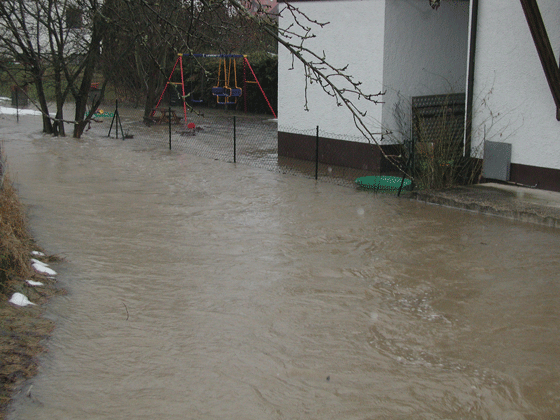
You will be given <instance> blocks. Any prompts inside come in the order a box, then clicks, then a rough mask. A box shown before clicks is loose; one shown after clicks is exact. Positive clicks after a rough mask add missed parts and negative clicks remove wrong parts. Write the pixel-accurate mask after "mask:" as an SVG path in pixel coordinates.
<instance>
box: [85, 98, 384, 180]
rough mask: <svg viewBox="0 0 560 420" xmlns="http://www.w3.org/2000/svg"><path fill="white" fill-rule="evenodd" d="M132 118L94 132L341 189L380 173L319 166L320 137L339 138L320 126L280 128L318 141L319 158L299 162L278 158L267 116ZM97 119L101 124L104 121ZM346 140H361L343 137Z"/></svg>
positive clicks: (274, 129)
mask: <svg viewBox="0 0 560 420" xmlns="http://www.w3.org/2000/svg"><path fill="white" fill-rule="evenodd" d="M134 114H135V113H134V112H132V111H131V110H119V111H118V112H117V113H116V114H115V113H110V114H106V115H105V116H104V117H103V120H104V121H105V122H106V124H97V123H96V122H92V123H91V130H92V131H93V132H95V134H98V135H105V136H110V137H113V138H121V139H123V140H124V141H127V142H133V144H134V147H135V148H136V149H145V150H155V149H157V150H164V149H168V150H173V151H179V152H184V153H189V154H193V155H197V156H201V157H204V158H208V159H216V160H221V161H225V162H232V163H239V164H246V165H250V166H254V167H259V168H263V169H267V170H270V171H275V172H281V173H285V174H292V175H298V176H303V177H307V178H315V179H318V180H322V181H328V182H332V183H336V184H339V185H346V186H354V185H355V183H354V181H355V180H356V178H358V177H361V176H367V175H377V174H376V173H373V172H372V171H365V170H358V169H352V168H346V167H340V166H335V165H327V164H324V163H321V162H319V160H318V157H319V150H321V137H325V138H336V136H335V135H334V134H332V133H325V132H321V131H320V129H319V128H318V127H315V128H310V129H309V130H297V129H294V128H293V127H282V130H284V131H288V132H290V133H294V134H302V135H306V136H310V137H314V138H316V139H317V142H316V150H315V157H316V158H315V159H314V160H299V159H293V158H287V157H283V156H279V155H278V125H277V121H276V120H274V119H270V117H268V116H262V115H247V114H243V113H238V112H236V111H227V110H218V111H216V110H213V109H206V108H198V112H196V111H195V112H188V113H187V117H186V121H185V118H184V114H183V109H182V108H179V107H175V108H164V109H158V110H156V112H155V114H154V116H153V118H152V121H153V123H152V124H149V125H146V124H145V123H144V122H142V118H141V116H140V115H138V112H136V115H134ZM96 120H97V121H98V122H99V121H100V120H101V117H98V118H96ZM103 130H105V132H103ZM338 138H339V139H342V138H340V137H338ZM343 140H354V141H356V140H358V139H355V138H352V139H351V138H344V139H343ZM317 148H318V149H317Z"/></svg>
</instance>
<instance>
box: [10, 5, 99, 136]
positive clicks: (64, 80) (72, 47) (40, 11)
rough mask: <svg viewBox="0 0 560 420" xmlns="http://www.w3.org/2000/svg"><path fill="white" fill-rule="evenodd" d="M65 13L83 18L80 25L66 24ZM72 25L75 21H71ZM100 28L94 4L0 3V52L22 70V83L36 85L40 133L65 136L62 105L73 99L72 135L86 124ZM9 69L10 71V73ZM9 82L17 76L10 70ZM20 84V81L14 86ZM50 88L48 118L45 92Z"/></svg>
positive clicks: (97, 7)
mask: <svg viewBox="0 0 560 420" xmlns="http://www.w3.org/2000/svg"><path fill="white" fill-rule="evenodd" d="M69 10H74V11H76V10H79V11H80V13H82V14H83V21H84V23H83V26H82V27H75V26H73V25H68V22H67V20H68V16H69ZM74 23H75V22H74ZM103 26H104V17H103V14H102V2H101V1H98V0H5V1H3V2H1V3H0V49H2V53H4V54H5V55H9V56H11V57H13V58H14V59H15V60H17V61H18V62H20V63H21V64H22V66H23V74H24V81H23V83H24V84H26V83H27V84H33V85H34V86H35V90H36V94H37V98H38V102H39V103H38V108H39V109H40V110H41V112H42V114H43V131H44V132H46V133H49V134H55V135H59V134H60V135H64V134H65V133H64V124H63V123H64V122H65V120H64V115H63V106H64V103H65V102H66V100H67V98H68V95H69V94H71V95H72V97H73V98H74V101H75V105H76V107H75V115H74V119H73V120H71V121H68V122H71V123H73V124H74V133H73V135H74V137H80V136H81V134H82V132H83V129H84V127H85V125H86V118H87V117H86V115H85V112H86V106H87V98H88V94H89V90H90V85H91V81H92V80H93V75H94V71H95V68H96V66H97V63H98V60H99V54H100V47H101V33H102V31H103ZM9 70H10V69H9ZM11 74H12V76H13V78H14V80H15V79H16V74H15V73H14V72H11ZM19 83H21V82H19ZM50 87H52V88H53V89H54V97H55V100H56V110H57V111H56V115H55V117H54V118H53V117H51V116H50V114H49V106H48V101H47V94H46V92H47V88H50Z"/></svg>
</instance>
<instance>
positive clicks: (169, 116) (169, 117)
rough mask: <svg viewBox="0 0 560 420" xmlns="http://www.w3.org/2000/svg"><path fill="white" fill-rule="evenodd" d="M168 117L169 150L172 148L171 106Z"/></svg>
mask: <svg viewBox="0 0 560 420" xmlns="http://www.w3.org/2000/svg"><path fill="white" fill-rule="evenodd" d="M167 119H168V120H169V150H171V107H169V114H168V118H167Z"/></svg>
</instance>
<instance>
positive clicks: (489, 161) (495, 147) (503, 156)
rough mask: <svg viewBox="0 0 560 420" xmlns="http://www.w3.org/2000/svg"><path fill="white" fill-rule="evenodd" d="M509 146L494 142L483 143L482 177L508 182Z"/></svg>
mask: <svg viewBox="0 0 560 420" xmlns="http://www.w3.org/2000/svg"><path fill="white" fill-rule="evenodd" d="M510 166H511V144H509V143H499V142H495V141H485V142H484V161H483V162H482V176H483V177H484V178H487V179H495V180H498V181H509V171H510Z"/></svg>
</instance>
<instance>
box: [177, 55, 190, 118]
mask: <svg viewBox="0 0 560 420" xmlns="http://www.w3.org/2000/svg"><path fill="white" fill-rule="evenodd" d="M179 62H180V68H181V88H182V91H183V115H184V119H185V127H186V126H187V104H186V102H185V99H186V98H185V79H184V76H183V54H179ZM191 95H192V92H191Z"/></svg>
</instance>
